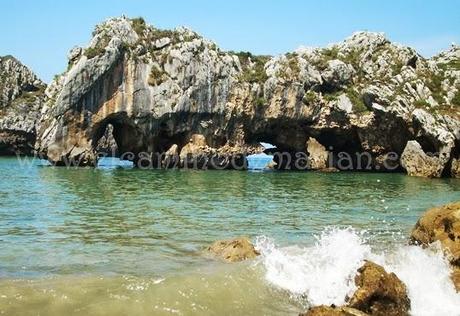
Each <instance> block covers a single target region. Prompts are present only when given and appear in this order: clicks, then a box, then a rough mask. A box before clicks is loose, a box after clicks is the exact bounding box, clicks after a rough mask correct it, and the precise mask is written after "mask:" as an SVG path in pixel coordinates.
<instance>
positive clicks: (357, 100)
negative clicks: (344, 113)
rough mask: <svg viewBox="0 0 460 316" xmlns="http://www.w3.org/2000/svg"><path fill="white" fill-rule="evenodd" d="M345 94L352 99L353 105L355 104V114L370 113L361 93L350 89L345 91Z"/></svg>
mask: <svg viewBox="0 0 460 316" xmlns="http://www.w3.org/2000/svg"><path fill="white" fill-rule="evenodd" d="M345 93H346V95H347V97H348V98H349V99H350V101H351V104H353V112H355V113H366V112H370V111H369V109H368V108H367V106H366V104H365V103H364V99H363V96H362V95H361V94H360V93H358V91H356V90H355V89H353V88H348V89H347V90H346V91H345Z"/></svg>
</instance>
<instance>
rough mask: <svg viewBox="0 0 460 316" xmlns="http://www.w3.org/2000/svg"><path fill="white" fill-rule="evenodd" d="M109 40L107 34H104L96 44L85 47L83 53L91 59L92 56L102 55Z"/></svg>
mask: <svg viewBox="0 0 460 316" xmlns="http://www.w3.org/2000/svg"><path fill="white" fill-rule="evenodd" d="M109 42H110V38H109V37H108V36H104V37H103V38H101V39H100V40H99V42H98V43H97V45H96V46H94V47H88V48H87V49H85V52H84V55H85V56H86V57H88V59H92V58H94V57H98V56H102V55H103V54H104V53H105V48H106V47H107V45H108V44H109Z"/></svg>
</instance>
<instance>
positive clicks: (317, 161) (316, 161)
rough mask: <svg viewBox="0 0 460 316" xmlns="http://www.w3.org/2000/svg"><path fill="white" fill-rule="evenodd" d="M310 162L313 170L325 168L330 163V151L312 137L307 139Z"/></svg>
mask: <svg viewBox="0 0 460 316" xmlns="http://www.w3.org/2000/svg"><path fill="white" fill-rule="evenodd" d="M306 147H307V152H308V163H309V167H310V169H312V170H325V169H326V168H327V167H328V165H327V161H328V158H329V152H328V151H327V150H326V148H325V147H324V146H323V145H321V144H320V143H319V142H318V141H317V140H316V139H314V138H313V137H310V138H309V139H308V141H307V145H306Z"/></svg>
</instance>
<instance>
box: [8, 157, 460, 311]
mask: <svg viewBox="0 0 460 316" xmlns="http://www.w3.org/2000/svg"><path fill="white" fill-rule="evenodd" d="M455 200H460V181H459V180H454V179H436V180H428V179H421V178H411V177H407V176H405V175H402V174H371V173H332V174H322V173H315V172H266V173H260V172H259V173H253V172H243V171H191V170H183V171H181V170H170V171H161V170H153V171H146V170H135V169H84V168H80V169H66V168H52V167H44V166H40V165H39V162H32V161H31V160H26V161H25V162H22V163H20V162H18V160H17V159H16V158H1V159H0V315H1V314H2V313H3V314H5V315H63V314H66V315H128V314H129V315H157V314H158V315H163V314H164V315H169V314H180V315H190V314H197V315H203V314H208V315H215V314H221V315H222V314H229V313H233V314H238V313H242V314H243V313H244V314H246V315H248V314H254V315H260V314H273V315H275V314H280V315H282V314H292V315H295V314H296V313H298V312H300V311H301V310H302V308H303V307H304V305H303V303H302V302H299V301H298V300H295V299H293V298H292V295H291V294H290V293H288V292H287V291H285V290H281V289H279V288H277V287H276V286H275V285H273V284H271V283H270V282H269V281H267V279H266V275H265V273H266V271H265V267H264V264H262V263H259V264H257V263H242V264H236V265H229V264H223V263H220V262H218V261H214V260H212V259H210V258H209V257H207V256H205V255H203V251H202V250H203V248H205V247H206V246H207V245H209V244H210V243H211V242H213V241H215V240H217V239H224V238H229V237H236V236H249V237H250V238H252V239H253V240H255V239H256V238H257V237H258V236H259V237H260V236H265V237H268V238H270V240H273V242H274V243H275V244H276V246H277V247H280V248H283V247H292V246H296V247H299V248H302V247H312V246H314V244H315V242H316V241H317V237H315V236H318V235H319V234H321V233H322V232H323V231H324V230H325V229H327V228H331V227H336V228H339V229H346V228H348V227H351V228H352V229H353V230H356V231H359V232H361V233H363V234H364V235H365V236H366V243H367V244H369V245H370V246H371V247H372V248H373V249H376V251H377V250H378V251H381V250H382V251H385V250H386V249H387V248H388V249H389V248H394V247H396V245H404V244H405V242H406V240H407V236H408V235H409V232H410V230H411V228H412V227H413V225H414V224H415V223H416V221H417V219H418V217H419V216H420V214H421V213H422V212H423V211H424V210H426V209H427V208H429V207H432V206H436V205H440V204H443V203H447V202H451V201H455ZM344 242H345V241H344Z"/></svg>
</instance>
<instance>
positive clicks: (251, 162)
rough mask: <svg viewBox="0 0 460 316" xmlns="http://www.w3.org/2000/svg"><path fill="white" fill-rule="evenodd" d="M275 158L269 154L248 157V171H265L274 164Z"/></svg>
mask: <svg viewBox="0 0 460 316" xmlns="http://www.w3.org/2000/svg"><path fill="white" fill-rule="evenodd" d="M273 158H274V157H273V156H271V155H267V154H264V153H262V154H255V155H250V156H247V157H246V159H247V161H248V170H265V169H268V167H269V166H270V165H271V164H272V162H273Z"/></svg>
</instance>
